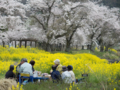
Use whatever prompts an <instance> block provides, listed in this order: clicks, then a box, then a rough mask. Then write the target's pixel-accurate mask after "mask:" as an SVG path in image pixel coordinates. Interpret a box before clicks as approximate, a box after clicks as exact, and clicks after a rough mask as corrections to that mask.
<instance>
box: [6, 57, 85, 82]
mask: <svg viewBox="0 0 120 90" xmlns="http://www.w3.org/2000/svg"><path fill="white" fill-rule="evenodd" d="M34 66H35V61H34V60H31V61H30V62H28V61H27V59H26V58H22V59H21V62H20V64H18V65H17V67H16V73H14V72H13V70H14V65H10V68H9V70H8V71H7V72H6V74H5V78H6V79H14V80H15V81H16V82H19V81H20V80H19V79H21V78H20V77H21V74H23V76H24V75H29V76H30V77H33V82H40V78H42V77H43V78H42V79H44V77H45V78H48V80H50V81H52V82H53V83H60V82H64V83H68V84H69V83H73V82H74V83H78V82H79V81H80V80H81V79H84V78H80V79H76V78H75V74H74V72H73V66H72V65H68V66H63V65H61V63H60V60H59V59H56V60H54V65H52V66H51V70H50V72H49V73H41V72H40V71H36V70H35V69H34ZM34 78H37V79H35V80H34ZM26 81H27V82H31V80H30V79H27V80H26V79H23V80H22V82H21V83H23V84H25V82H26Z"/></svg>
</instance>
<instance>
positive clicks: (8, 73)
mask: <svg viewBox="0 0 120 90" xmlns="http://www.w3.org/2000/svg"><path fill="white" fill-rule="evenodd" d="M13 70H14V65H10V68H9V70H8V71H7V72H6V74H5V78H6V79H13V78H15V74H14V73H13Z"/></svg>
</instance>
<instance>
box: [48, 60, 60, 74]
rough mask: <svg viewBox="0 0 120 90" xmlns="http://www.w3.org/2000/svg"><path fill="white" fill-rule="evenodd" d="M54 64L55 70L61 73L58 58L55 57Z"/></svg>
mask: <svg viewBox="0 0 120 90" xmlns="http://www.w3.org/2000/svg"><path fill="white" fill-rule="evenodd" d="M54 63H55V66H56V70H57V71H59V72H60V74H62V65H61V64H60V60H59V59H56V60H55V61H54ZM50 73H52V70H51V71H50Z"/></svg>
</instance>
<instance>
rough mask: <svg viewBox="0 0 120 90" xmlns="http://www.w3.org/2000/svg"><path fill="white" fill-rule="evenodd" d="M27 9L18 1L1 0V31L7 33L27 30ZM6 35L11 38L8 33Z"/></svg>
mask: <svg viewBox="0 0 120 90" xmlns="http://www.w3.org/2000/svg"><path fill="white" fill-rule="evenodd" d="M25 8H26V6H25V5H23V4H22V3H19V2H17V1H16V0H0V21H1V22H0V31H2V32H6V31H15V30H22V29H25V27H24V21H25V19H26V11H25ZM2 32H1V33H2ZM6 35H7V36H8V35H9V36H10V34H9V33H7V32H6ZM6 35H5V36H6ZM2 36H3V35H2ZM2 40H3V39H2Z"/></svg>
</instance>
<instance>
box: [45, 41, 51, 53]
mask: <svg viewBox="0 0 120 90" xmlns="http://www.w3.org/2000/svg"><path fill="white" fill-rule="evenodd" d="M45 50H46V51H51V48H50V44H49V43H46V49H45Z"/></svg>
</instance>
